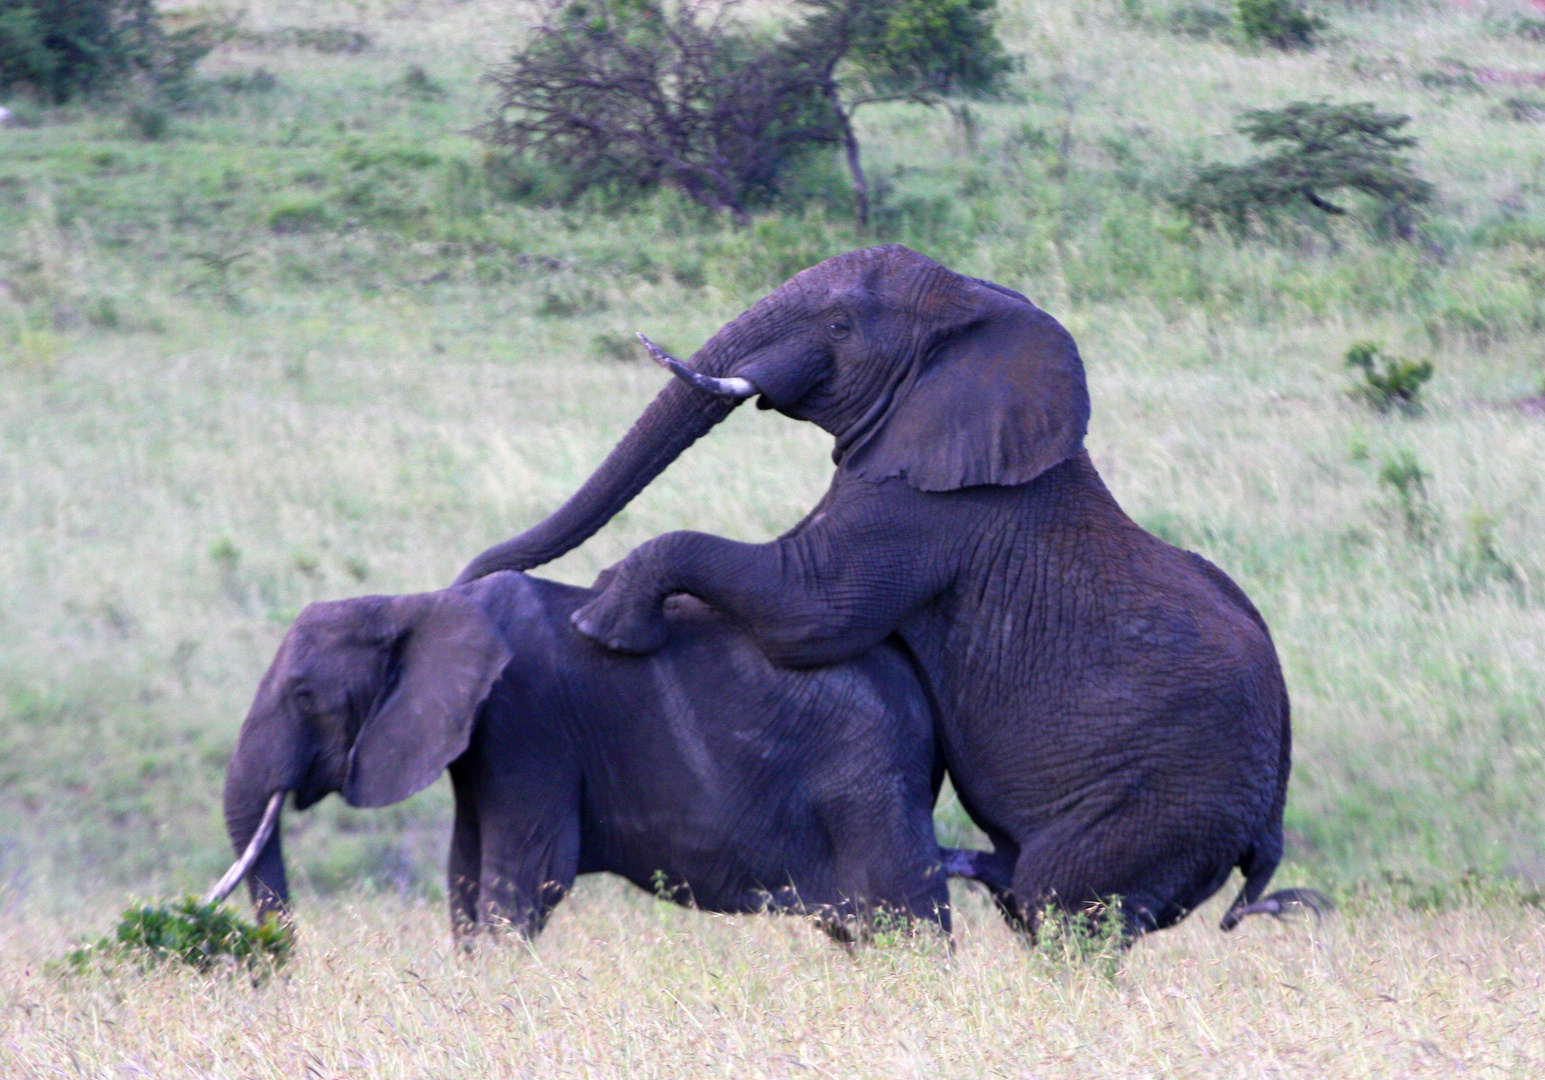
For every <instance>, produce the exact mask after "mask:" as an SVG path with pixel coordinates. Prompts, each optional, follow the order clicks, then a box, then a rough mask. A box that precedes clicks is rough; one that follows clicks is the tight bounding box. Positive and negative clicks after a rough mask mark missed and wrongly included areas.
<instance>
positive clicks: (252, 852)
mask: <svg viewBox="0 0 1545 1080" xmlns="http://www.w3.org/2000/svg"><path fill="white" fill-rule="evenodd" d="M288 794H289V792H288V791H286V790H284V789H283V788H281V789H279V790H278V791H276V792H274V793H273V794H272V795H270V796H269V797H268V805H267V806H265V807H264V808H263V820H262V821H261V822H259V823H258V827H257V832H255V833H253V834H252V839H251V840H249V841H247V847H246V850H244V851H243V852H242V853H241V856H240V858H238V859H237V860H236V861H235V862H234V863H232V864H231V868H230V869H229V870H227V871H226V872H225V875H224V876H223V877H221V878H220V880H219V881H217V882H215V884H214V887H213V888H212V889H210V890H209V891H208V892H207V893H205V894H204V897H203V900H202V901H201V902H202V903H204V904H219V903H221V902H223V901H224V900H225V898H226V897H227V896H230V895H231V893H232V892H234V891H235V889H236V886H238V885H240V884H241V883H242V879H244V878H245V877H246V876H247V875H248V874H249V873H250V872H251V871H252V864H253V863H255V862H257V860H258V856H259V855H261V854H262V853H263V848H264V847H266V846H267V844H268V841H269V840H270V838H272V837H273V835H274V830H275V829H276V828H278V827H279V808H280V807H282V806H283V805H284V797H285V796H286V795H288Z"/></svg>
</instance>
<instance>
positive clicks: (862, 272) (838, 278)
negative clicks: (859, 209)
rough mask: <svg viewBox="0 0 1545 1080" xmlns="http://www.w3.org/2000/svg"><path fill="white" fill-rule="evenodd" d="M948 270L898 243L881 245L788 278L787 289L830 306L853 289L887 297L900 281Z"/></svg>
mask: <svg viewBox="0 0 1545 1080" xmlns="http://www.w3.org/2000/svg"><path fill="white" fill-rule="evenodd" d="M940 271H942V272H944V273H949V271H948V270H947V269H946V268H945V267H943V266H941V265H940V264H939V263H936V262H934V261H933V260H932V259H930V258H928V257H927V256H926V255H920V254H918V253H917V252H915V251H913V250H912V249H911V248H905V247H902V246H901V245H900V244H882V245H880V246H878V247H870V248H860V249H859V250H857V251H849V252H845V253H843V254H841V255H833V256H832V257H831V258H829V259H827V260H825V261H824V262H819V263H816V264H815V265H814V266H812V267H810V268H809V269H808V270H801V271H800V272H799V273H797V274H795V275H794V276H793V277H792V278H790V279H789V281H788V284H787V287H789V288H790V289H791V291H797V292H800V293H802V294H805V295H806V296H808V298H809V299H810V300H811V301H814V302H816V303H830V302H831V301H834V300H837V299H839V298H840V297H841V296H842V295H843V294H845V293H848V292H851V291H852V290H854V289H864V290H866V291H870V292H874V293H879V294H888V293H891V292H893V291H894V289H895V286H896V285H897V284H898V283H899V282H900V281H905V280H910V279H913V278H916V277H918V276H919V275H922V276H924V277H927V276H930V272H940Z"/></svg>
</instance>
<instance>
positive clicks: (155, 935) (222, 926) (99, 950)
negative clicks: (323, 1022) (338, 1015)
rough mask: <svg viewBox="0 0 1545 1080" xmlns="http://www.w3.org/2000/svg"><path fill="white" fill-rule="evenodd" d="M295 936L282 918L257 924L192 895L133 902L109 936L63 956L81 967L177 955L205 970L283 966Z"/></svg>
mask: <svg viewBox="0 0 1545 1080" xmlns="http://www.w3.org/2000/svg"><path fill="white" fill-rule="evenodd" d="M294 937H295V936H294V931H293V930H292V929H291V927H290V925H289V924H288V923H286V922H283V921H281V920H279V919H273V918H270V919H265V920H264V921H263V922H261V923H256V924H254V923H251V922H248V921H247V920H246V919H243V918H242V917H241V916H239V915H237V914H236V913H235V912H233V911H231V910H230V909H229V908H225V907H222V906H221V905H219V904H205V903H202V902H200V901H199V899H198V898H197V897H193V896H188V897H184V898H183V899H182V900H179V901H177V902H175V903H171V904H145V905H142V906H139V907H131V908H129V909H128V910H127V911H125V912H124V913H123V917H122V918H121V919H120V920H119V921H118V926H117V928H116V929H115V930H114V932H113V934H112V935H111V936H110V937H101V938H98V939H97V940H96V941H94V942H92V943H90V944H88V945H83V946H81V947H80V948H78V949H73V950H71V951H70V952H69V953H67V954H66V955H65V958H64V962H65V964H66V965H67V966H68V967H70V968H72V969H75V970H77V971H81V970H85V969H87V968H90V967H93V966H97V965H102V964H108V965H110V964H112V963H114V962H116V961H122V960H128V961H131V962H134V963H137V964H139V965H140V966H141V967H146V968H148V967H152V966H154V965H156V964H159V963H161V962H162V961H165V960H174V961H180V962H181V963H184V964H187V965H188V966H189V967H192V968H195V969H196V970H198V971H201V972H209V971H212V970H214V969H215V968H216V967H220V966H225V965H229V966H231V967H242V968H245V969H247V970H248V971H257V970H259V969H261V968H264V967H273V968H277V967H280V966H282V965H283V964H284V962H285V961H286V960H287V959H288V958H289V955H290V949H291V947H292V946H293V944H294Z"/></svg>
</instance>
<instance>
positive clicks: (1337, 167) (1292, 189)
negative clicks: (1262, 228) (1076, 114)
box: [1170, 101, 1436, 240]
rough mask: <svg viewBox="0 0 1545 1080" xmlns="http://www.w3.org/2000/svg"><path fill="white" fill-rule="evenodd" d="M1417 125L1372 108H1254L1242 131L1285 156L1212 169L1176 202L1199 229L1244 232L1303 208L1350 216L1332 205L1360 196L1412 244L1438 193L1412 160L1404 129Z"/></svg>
mask: <svg viewBox="0 0 1545 1080" xmlns="http://www.w3.org/2000/svg"><path fill="white" fill-rule="evenodd" d="M1410 120H1411V118H1410V117H1409V116H1396V115H1392V114H1390V113H1381V112H1379V111H1378V110H1377V109H1375V108H1374V107H1373V105H1371V104H1368V103H1361V104H1352V105H1332V104H1330V103H1329V102H1325V101H1318V102H1306V101H1296V102H1294V103H1293V104H1291V105H1288V106H1286V107H1284V108H1281V109H1252V110H1250V111H1248V112H1245V113H1243V114H1241V117H1240V120H1239V124H1238V129H1239V131H1240V132H1241V133H1242V134H1244V135H1246V136H1247V137H1248V138H1249V139H1250V141H1251V142H1253V143H1256V144H1257V145H1262V146H1264V145H1269V144H1277V146H1278V149H1277V152H1276V153H1274V154H1271V155H1270V156H1268V157H1261V158H1256V159H1255V160H1254V161H1249V162H1246V163H1245V164H1243V165H1221V164H1215V165H1208V166H1206V167H1205V168H1203V169H1202V170H1201V171H1199V172H1198V173H1197V174H1196V177H1195V178H1194V179H1193V180H1192V181H1191V183H1190V184H1189V185H1188V186H1187V187H1186V188H1185V189H1184V190H1183V191H1180V192H1178V193H1176V194H1175V195H1173V196H1171V199H1170V201H1171V202H1172V203H1174V205H1175V206H1176V207H1177V208H1179V209H1180V210H1182V211H1184V212H1185V213H1186V214H1187V215H1189V216H1190V218H1191V220H1192V221H1193V222H1194V223H1195V224H1197V225H1199V226H1202V227H1204V228H1213V227H1215V226H1216V225H1218V224H1220V223H1221V224H1223V225H1226V226H1227V227H1228V228H1229V229H1231V230H1232V231H1233V232H1235V233H1236V234H1239V235H1243V234H1244V233H1245V232H1247V231H1248V230H1249V228H1250V223H1251V220H1252V219H1258V220H1262V221H1271V220H1272V219H1273V218H1275V217H1276V216H1277V215H1278V214H1280V213H1281V212H1283V211H1285V210H1291V209H1294V208H1295V207H1309V208H1312V209H1314V210H1316V211H1318V212H1319V213H1322V214H1328V215H1330V216H1332V217H1340V216H1343V215H1345V214H1346V213H1347V208H1346V207H1344V206H1342V205H1341V204H1339V203H1336V202H1333V201H1331V200H1332V199H1333V198H1337V197H1339V196H1337V194H1336V193H1337V192H1338V191H1355V192H1358V193H1359V194H1361V195H1363V196H1366V197H1367V198H1368V199H1369V200H1370V201H1371V202H1372V203H1373V204H1374V205H1375V206H1376V207H1378V208H1379V211H1380V220H1381V224H1382V225H1383V226H1384V227H1385V228H1387V229H1388V231H1389V232H1391V233H1393V234H1394V235H1395V236H1397V237H1399V238H1401V239H1403V240H1404V239H1410V238H1411V236H1413V235H1414V233H1415V223H1416V221H1417V219H1418V217H1419V215H1420V214H1421V212H1422V210H1423V208H1424V207H1425V206H1426V205H1427V204H1429V203H1431V202H1432V201H1433V199H1434V198H1435V196H1436V190H1435V189H1434V188H1433V186H1432V184H1431V183H1429V182H1428V181H1426V180H1423V179H1422V178H1421V177H1419V176H1417V175H1416V173H1415V172H1413V171H1412V169H1411V166H1410V162H1409V160H1408V159H1407V156H1406V153H1405V151H1407V150H1410V149H1412V148H1413V147H1415V146H1416V145H1417V142H1416V140H1415V139H1414V138H1412V137H1411V136H1409V135H1402V134H1400V133H1399V132H1400V130H1401V129H1402V128H1404V127H1405V126H1406V124H1408V123H1409V122H1410Z"/></svg>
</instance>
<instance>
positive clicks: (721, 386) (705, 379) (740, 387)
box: [638, 334, 760, 401]
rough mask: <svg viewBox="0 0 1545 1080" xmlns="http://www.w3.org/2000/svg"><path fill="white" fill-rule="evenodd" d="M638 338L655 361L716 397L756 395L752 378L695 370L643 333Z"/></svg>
mask: <svg viewBox="0 0 1545 1080" xmlns="http://www.w3.org/2000/svg"><path fill="white" fill-rule="evenodd" d="M638 340H640V341H642V342H643V343H644V348H646V349H648V350H649V355H650V356H652V357H653V358H654V362H655V363H657V364H659V365H660V366H661V367H663V368H664V369H665V370H667V371H669V372H670V373H671V374H672V375H674V376H676V377H677V378H678V379H680V380H681V381H682V382H686V383H690V384H692V385H693V386H695V387H697V388H698V389H699V390H702V391H704V392H706V393H709V394H713V395H715V396H716V397H727V398H734V399H735V400H736V401H743V400H745V399H746V398H748V397H755V396H756V395H757V394H758V393H760V391H759V390H757V388H756V384H755V383H753V382H752V381H751V380H750V379H741V378H729V379H716V378H714V377H713V376H712V375H704V374H703V373H702V372H701V371H693V370H692V369H691V368H689V367H687V365H686V364H683V363H682V362H681V361H680V360H677V359H676V358H675V357H674V356H672V355H671V354H670V353H668V352H666V351H665V350H664V349H662V348H660V346H658V345H656V344H655V343H654V342H652V341H650V340H649V339H648V338H646V337H645V336H644V335H643V334H639V335H638Z"/></svg>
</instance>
